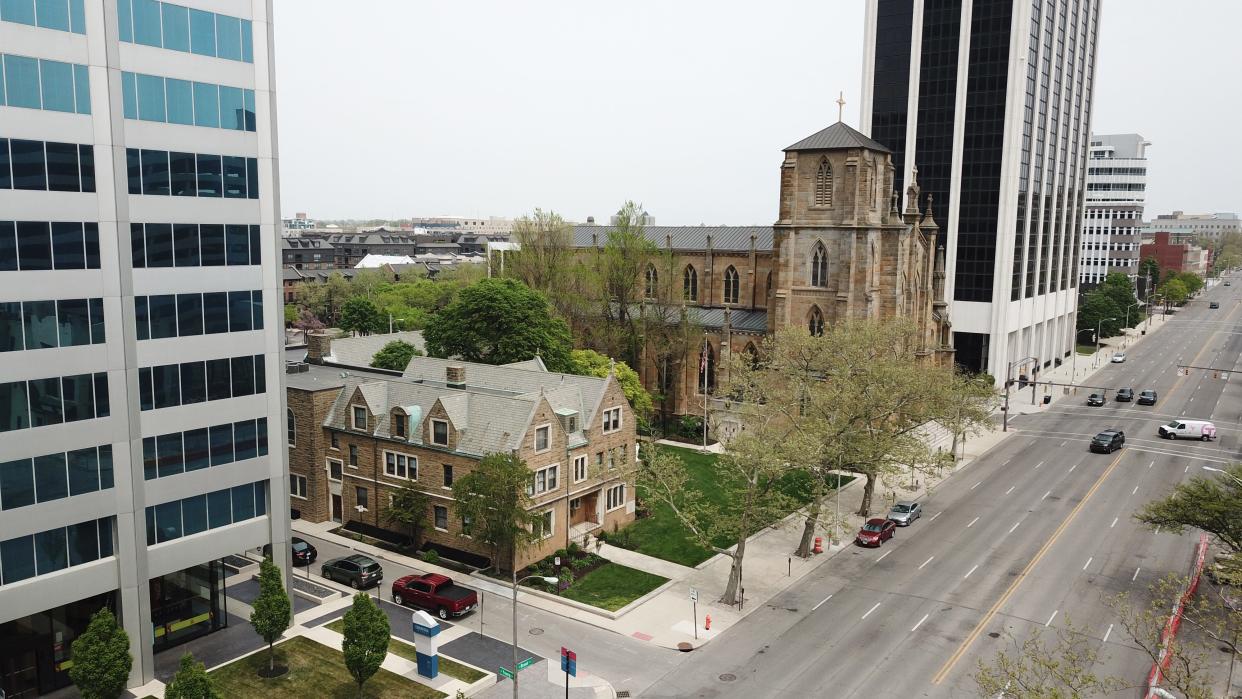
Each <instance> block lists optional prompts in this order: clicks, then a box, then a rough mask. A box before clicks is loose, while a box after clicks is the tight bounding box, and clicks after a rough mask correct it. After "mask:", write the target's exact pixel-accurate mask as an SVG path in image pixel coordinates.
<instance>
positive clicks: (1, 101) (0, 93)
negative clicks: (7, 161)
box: [0, 56, 8, 189]
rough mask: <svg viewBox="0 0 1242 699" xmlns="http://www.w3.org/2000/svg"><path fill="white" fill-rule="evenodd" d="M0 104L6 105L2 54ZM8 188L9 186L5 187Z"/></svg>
mask: <svg viewBox="0 0 1242 699" xmlns="http://www.w3.org/2000/svg"><path fill="white" fill-rule="evenodd" d="M0 106H4V57H3V56H0ZM5 189H8V187H5Z"/></svg>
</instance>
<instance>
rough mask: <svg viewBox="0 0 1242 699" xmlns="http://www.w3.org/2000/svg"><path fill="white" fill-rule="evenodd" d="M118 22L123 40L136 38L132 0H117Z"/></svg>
mask: <svg viewBox="0 0 1242 699" xmlns="http://www.w3.org/2000/svg"><path fill="white" fill-rule="evenodd" d="M116 23H117V25H118V27H117V29H118V31H119V33H120V37H121V41H133V40H134V16H133V12H132V10H131V8H130V0H116Z"/></svg>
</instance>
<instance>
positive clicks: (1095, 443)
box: [1091, 427, 1126, 454]
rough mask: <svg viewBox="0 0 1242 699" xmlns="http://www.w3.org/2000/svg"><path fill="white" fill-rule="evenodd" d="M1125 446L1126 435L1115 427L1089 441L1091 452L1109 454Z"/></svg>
mask: <svg viewBox="0 0 1242 699" xmlns="http://www.w3.org/2000/svg"><path fill="white" fill-rule="evenodd" d="M1125 445H1126V433H1125V432H1122V431H1121V430H1120V429H1118V428H1116V427H1110V428H1109V429H1107V430H1104V431H1103V432H1101V433H1099V434H1097V435H1096V436H1095V437H1093V438H1092V439H1091V451H1094V452H1099V453H1101V454H1111V453H1113V452H1115V451H1117V450H1118V449H1120V448H1122V447H1124V446H1125Z"/></svg>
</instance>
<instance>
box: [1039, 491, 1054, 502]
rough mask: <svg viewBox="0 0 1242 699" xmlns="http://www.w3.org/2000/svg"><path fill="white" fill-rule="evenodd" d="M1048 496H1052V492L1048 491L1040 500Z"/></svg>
mask: <svg viewBox="0 0 1242 699" xmlns="http://www.w3.org/2000/svg"><path fill="white" fill-rule="evenodd" d="M1049 495H1052V491H1051V490H1049V491H1048V492H1046V493H1044V497H1042V498H1040V500H1043V499H1044V498H1046V497H1048V496H1049Z"/></svg>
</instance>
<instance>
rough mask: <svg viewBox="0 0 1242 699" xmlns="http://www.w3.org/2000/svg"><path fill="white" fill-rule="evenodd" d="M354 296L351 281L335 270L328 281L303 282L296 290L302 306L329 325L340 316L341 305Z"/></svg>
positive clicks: (296, 299)
mask: <svg viewBox="0 0 1242 699" xmlns="http://www.w3.org/2000/svg"><path fill="white" fill-rule="evenodd" d="M351 296H353V291H352V289H351V287H350V284H349V282H348V281H347V280H346V279H345V277H344V276H343V275H342V274H341V273H340V272H333V273H332V274H331V275H329V276H328V279H327V281H325V282H324V283H322V284H320V283H318V282H303V283H302V284H298V286H297V291H295V292H294V301H295V302H296V303H297V305H298V306H299V307H300V308H305V309H307V310H309V311H310V312H311V313H312V314H313V315H314V316H315V317H316V318H319V319H320V320H321V321H323V322H324V323H325V324H327V325H335V324H336V323H337V321H338V320H339V318H340V314H341V307H342V306H344V305H345V302H346V301H347V300H349V298H350V297H351Z"/></svg>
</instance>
